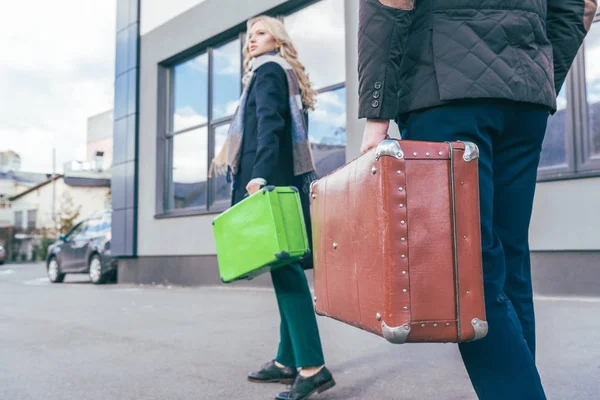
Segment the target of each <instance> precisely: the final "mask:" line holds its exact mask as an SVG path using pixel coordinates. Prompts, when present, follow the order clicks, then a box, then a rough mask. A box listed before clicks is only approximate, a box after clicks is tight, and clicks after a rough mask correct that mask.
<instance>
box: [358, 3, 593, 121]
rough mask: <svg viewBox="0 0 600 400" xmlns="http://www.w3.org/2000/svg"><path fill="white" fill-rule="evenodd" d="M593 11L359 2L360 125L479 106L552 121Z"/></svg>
mask: <svg viewBox="0 0 600 400" xmlns="http://www.w3.org/2000/svg"><path fill="white" fill-rule="evenodd" d="M596 2H597V0H569V1H567V0H527V1H524V0H416V1H413V0H360V14H359V43H358V51H359V67H358V68H359V81H360V84H359V98H360V99H359V104H360V106H359V117H360V118H372V119H396V118H397V117H398V116H399V115H406V114H407V113H409V112H410V111H414V110H419V109H424V108H429V107H434V106H438V105H442V104H447V103H449V102H452V101H455V100H463V99H478V98H493V99H506V100H512V101H519V102H527V103H535V104H541V105H544V106H547V107H548V108H549V109H550V111H552V112H554V111H555V110H556V94H557V92H558V91H559V90H560V88H561V87H562V85H563V83H564V81H565V77H566V75H567V72H568V70H569V68H570V66H571V64H572V62H573V59H574V57H575V55H576V54H577V50H578V49H579V47H580V46H581V43H582V42H583V38H584V36H585V35H586V33H587V32H588V30H589V28H590V26H591V23H592V21H593V18H594V15H595V12H596ZM382 3H386V4H396V5H397V6H398V7H401V8H404V9H399V8H393V7H390V6H386V5H383V4H382Z"/></svg>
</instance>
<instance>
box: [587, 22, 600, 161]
mask: <svg viewBox="0 0 600 400" xmlns="http://www.w3.org/2000/svg"><path fill="white" fill-rule="evenodd" d="M599 28H600V24H598V23H596V24H594V26H593V27H592V30H591V31H590V33H589V34H588V36H587V37H586V39H585V83H586V96H587V98H586V100H587V107H588V110H587V115H588V132H587V137H586V140H587V141H588V146H589V149H590V150H589V152H590V156H591V157H600V63H599V61H600V30H599Z"/></svg>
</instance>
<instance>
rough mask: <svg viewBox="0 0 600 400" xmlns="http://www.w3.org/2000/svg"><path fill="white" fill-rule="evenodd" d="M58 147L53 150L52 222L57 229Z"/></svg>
mask: <svg viewBox="0 0 600 400" xmlns="http://www.w3.org/2000/svg"><path fill="white" fill-rule="evenodd" d="M55 175H56V147H53V148H52V222H53V223H54V228H56V179H54V176H55Z"/></svg>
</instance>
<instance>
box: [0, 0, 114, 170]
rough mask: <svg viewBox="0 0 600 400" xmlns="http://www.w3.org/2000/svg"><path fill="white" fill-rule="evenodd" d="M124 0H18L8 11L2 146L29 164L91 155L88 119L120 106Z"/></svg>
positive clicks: (48, 165) (0, 79)
mask: <svg viewBox="0 0 600 400" xmlns="http://www.w3.org/2000/svg"><path fill="white" fill-rule="evenodd" d="M115 21H116V0H101V1H93V0H53V1H45V0H35V1H32V2H31V1H11V2H7V4H3V10H2V13H0V49H1V51H0V93H1V95H0V151H5V150H13V151H16V152H17V153H19V155H20V156H21V170H22V171H27V172H51V171H52V148H53V147H55V148H56V158H57V160H56V165H57V172H61V171H62V165H63V163H64V162H66V161H70V160H81V161H83V160H85V157H86V129H87V118H89V117H91V116H93V115H96V114H99V113H102V112H104V111H107V110H110V109H112V107H113V93H114V59H115V37H116V36H115V35H116V33H115Z"/></svg>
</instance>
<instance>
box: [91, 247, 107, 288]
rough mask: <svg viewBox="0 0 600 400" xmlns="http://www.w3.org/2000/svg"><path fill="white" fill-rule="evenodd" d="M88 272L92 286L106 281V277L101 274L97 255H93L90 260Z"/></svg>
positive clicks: (100, 262)
mask: <svg viewBox="0 0 600 400" xmlns="http://www.w3.org/2000/svg"><path fill="white" fill-rule="evenodd" d="M89 271H90V280H91V281H92V283H93V284H94V285H100V284H102V283H104V281H105V280H106V276H105V275H103V274H102V261H101V260H100V256H99V255H98V254H94V255H93V256H92V258H90V263H89Z"/></svg>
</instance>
